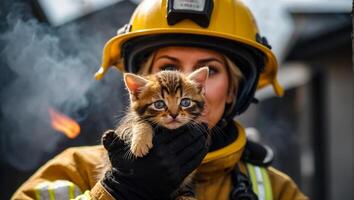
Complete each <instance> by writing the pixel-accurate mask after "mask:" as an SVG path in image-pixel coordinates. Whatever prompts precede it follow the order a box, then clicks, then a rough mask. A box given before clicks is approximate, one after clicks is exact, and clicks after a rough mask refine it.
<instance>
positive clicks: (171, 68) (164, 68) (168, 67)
mask: <svg viewBox="0 0 354 200" xmlns="http://www.w3.org/2000/svg"><path fill="white" fill-rule="evenodd" d="M161 70H170V71H176V70H178V68H177V67H176V66H175V65H164V66H162V67H161Z"/></svg>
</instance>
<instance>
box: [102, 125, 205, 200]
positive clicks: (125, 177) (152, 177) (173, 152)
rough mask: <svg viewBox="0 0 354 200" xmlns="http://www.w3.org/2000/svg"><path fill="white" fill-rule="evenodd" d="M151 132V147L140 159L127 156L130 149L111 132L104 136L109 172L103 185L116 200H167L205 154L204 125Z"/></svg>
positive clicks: (160, 129) (158, 129) (159, 128)
mask: <svg viewBox="0 0 354 200" xmlns="http://www.w3.org/2000/svg"><path fill="white" fill-rule="evenodd" d="M154 130H155V135H154V138H153V145H154V147H153V148H152V149H150V152H149V153H148V154H147V155H146V156H144V157H142V158H132V157H129V156H127V151H129V147H128V146H127V145H126V144H124V142H123V141H122V140H120V139H119V138H118V137H117V135H116V134H115V133H114V131H113V130H112V131H107V132H106V133H105V135H104V137H103V140H102V142H103V145H104V146H105V148H106V149H107V151H108V155H109V159H110V161H111V164H112V169H111V170H110V171H108V172H107V173H106V174H105V177H104V178H103V180H102V184H103V186H104V187H105V188H106V189H107V190H108V192H110V193H111V194H112V195H113V196H114V197H115V198H116V199H119V200H137V199H139V200H141V199H170V195H171V194H172V193H173V192H174V191H175V190H176V189H177V188H178V187H179V186H180V184H181V183H182V181H183V180H184V178H185V177H187V176H188V174H190V173H191V172H192V171H193V170H194V169H196V168H197V167H198V166H199V165H200V163H201V162H202V160H203V158H204V157H205V155H206V154H207V152H208V145H206V138H207V126H205V125H203V126H198V127H195V128H192V127H191V126H184V127H181V128H179V129H176V130H168V129H165V128H162V127H155V129H154Z"/></svg>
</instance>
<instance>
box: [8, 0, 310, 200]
mask: <svg viewBox="0 0 354 200" xmlns="http://www.w3.org/2000/svg"><path fill="white" fill-rule="evenodd" d="M112 66H114V67H116V68H117V69H118V70H119V71H121V72H131V73H137V74H143V75H147V74H154V73H157V72H159V71H160V70H179V71H181V72H183V73H186V74H189V73H191V72H193V71H194V70H196V69H198V68H200V67H202V66H208V67H209V78H208V80H207V82H206V86H205V87H206V94H205V111H204V112H203V115H202V118H203V120H205V121H206V122H207V124H208V126H209V128H211V129H217V130H218V131H219V132H221V134H220V133H219V134H214V135H212V142H211V146H210V147H209V148H208V150H207V151H205V150H204V148H203V147H202V146H203V145H200V144H205V138H204V137H196V138H194V139H190V138H189V137H188V136H187V135H188V133H185V134H179V136H178V137H177V138H174V141H172V142H171V141H169V140H163V139H162V140H159V141H157V142H156V141H155V142H156V143H155V145H154V147H153V149H152V150H151V152H149V154H148V155H149V159H144V158H137V159H132V160H130V161H129V162H127V160H125V159H126V157H124V155H123V154H119V153H116V152H119V151H120V149H117V148H120V146H119V145H118V147H117V148H114V145H113V147H112V148H108V154H109V155H110V162H111V163H110V164H111V166H112V169H111V171H109V172H107V173H106V174H105V176H104V178H102V179H101V180H99V181H97V180H96V179H95V176H96V175H97V166H100V165H101V164H102V162H103V160H102V159H103V157H104V155H105V154H106V153H107V152H106V151H107V150H106V149H105V148H104V147H103V146H102V145H99V146H88V147H79V148H70V149H68V150H66V151H64V152H63V153H61V154H59V155H58V156H57V157H55V158H54V159H52V160H50V161H49V162H48V163H47V164H45V165H44V166H42V167H41V168H40V169H39V170H38V171H37V172H36V173H35V174H34V175H33V176H32V177H31V178H30V179H29V180H28V181H27V182H25V183H24V184H23V185H22V186H21V187H20V188H19V189H18V191H17V192H16V193H15V194H14V196H13V197H12V198H13V199H51V200H54V199H55V200H58V199H74V198H76V199H122V200H128V199H129V200H132V199H133V200H135V199H169V198H170V195H171V193H172V192H173V191H174V190H176V189H177V187H178V186H179V184H181V182H182V180H183V179H184V178H185V177H187V175H188V174H189V173H190V172H192V171H193V170H196V180H195V188H194V191H195V195H196V198H197V199H200V200H204V199H205V200H206V199H210V200H211V199H217V200H225V199H262V200H271V199H275V200H278V199H282V200H284V199H289V200H293V199H294V200H295V199H307V197H306V196H304V195H303V194H302V193H301V192H300V190H299V189H298V187H297V186H296V184H295V183H294V182H293V181H292V180H291V178H289V177H288V176H287V175H285V174H283V173H282V172H280V171H278V170H276V169H274V168H273V167H271V166H270V164H271V161H272V156H271V153H270V152H269V151H268V150H267V149H266V148H264V147H263V146H261V145H259V144H256V143H252V142H249V141H247V139H246V136H245V131H244V128H243V127H242V126H241V125H240V124H239V123H236V122H234V121H233V118H234V117H235V116H236V115H240V114H242V113H243V112H244V111H245V110H246V109H247V108H248V106H249V104H250V103H251V102H252V101H253V100H254V94H255V91H256V90H257V89H259V88H263V87H265V86H267V85H271V86H272V87H273V89H274V91H275V93H276V94H277V95H278V96H282V94H283V90H282V88H281V86H280V85H279V84H278V82H277V79H276V74H277V61H276V58H275V56H274V54H273V53H272V51H271V50H270V46H269V44H268V43H267V40H266V39H265V38H264V37H262V36H261V35H260V33H259V31H258V29H257V26H256V22H255V19H254V18H253V16H252V13H251V12H250V11H249V9H248V8H247V7H246V6H245V5H244V4H242V2H241V1H239V0H214V1H213V0H145V1H143V2H142V3H141V4H140V5H139V6H138V7H137V8H136V10H135V12H134V13H133V15H132V17H131V20H130V22H129V23H128V24H126V25H125V26H123V27H122V28H120V29H119V30H118V35H117V36H115V37H113V38H112V39H111V40H109V41H108V42H107V43H106V45H105V47H104V51H103V59H102V65H101V68H100V69H99V71H98V72H97V73H96V75H95V77H96V79H102V78H103V76H104V74H105V73H106V72H107V70H108V69H109V68H110V67H112ZM197 146H198V147H200V148H197ZM191 147H193V148H191ZM169 148H178V149H179V151H178V153H177V152H176V153H175V154H169V153H164V154H159V153H156V152H164V151H165V150H166V149H169ZM186 155H188V156H189V157H188V159H179V157H181V156H186ZM122 163H125V164H126V166H125V167H126V169H127V172H124V173H123V172H121V171H119V170H117V169H120V167H122ZM166 169H169V170H166ZM171 169H172V170H171ZM171 171H173V173H171ZM139 172H142V173H139Z"/></svg>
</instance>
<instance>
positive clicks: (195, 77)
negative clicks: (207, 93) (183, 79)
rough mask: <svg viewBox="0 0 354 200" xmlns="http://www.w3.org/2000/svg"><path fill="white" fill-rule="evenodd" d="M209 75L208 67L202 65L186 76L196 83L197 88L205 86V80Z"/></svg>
mask: <svg viewBox="0 0 354 200" xmlns="http://www.w3.org/2000/svg"><path fill="white" fill-rule="evenodd" d="M208 75H209V67H202V68H199V69H197V70H195V71H194V72H193V73H191V74H189V75H188V78H189V79H190V80H192V81H194V82H195V83H197V84H198V88H199V89H203V88H205V83H206V80H207V79H208Z"/></svg>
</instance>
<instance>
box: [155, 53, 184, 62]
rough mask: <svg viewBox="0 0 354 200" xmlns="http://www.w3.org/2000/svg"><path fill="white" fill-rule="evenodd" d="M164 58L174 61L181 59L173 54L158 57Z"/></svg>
mask: <svg viewBox="0 0 354 200" xmlns="http://www.w3.org/2000/svg"><path fill="white" fill-rule="evenodd" d="M162 58H166V59H169V60H172V61H174V62H179V60H178V59H177V58H175V57H172V56H168V55H162V56H159V57H157V58H156V60H159V59H162Z"/></svg>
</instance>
